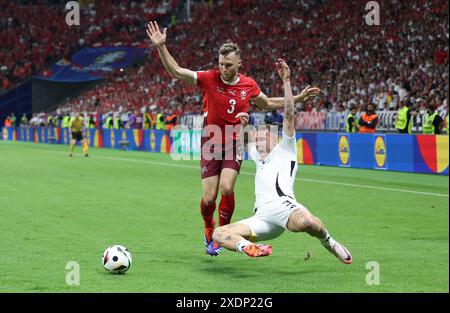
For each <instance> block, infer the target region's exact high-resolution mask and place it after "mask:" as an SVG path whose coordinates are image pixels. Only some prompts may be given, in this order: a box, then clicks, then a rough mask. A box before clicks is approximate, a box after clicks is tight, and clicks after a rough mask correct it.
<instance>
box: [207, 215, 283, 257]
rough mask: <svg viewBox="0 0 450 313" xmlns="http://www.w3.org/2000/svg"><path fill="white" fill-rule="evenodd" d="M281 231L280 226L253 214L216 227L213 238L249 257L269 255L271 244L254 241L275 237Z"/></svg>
mask: <svg viewBox="0 0 450 313" xmlns="http://www.w3.org/2000/svg"><path fill="white" fill-rule="evenodd" d="M283 231H284V229H283V228H282V227H279V226H277V225H275V224H272V223H269V222H267V221H265V220H263V219H260V218H258V217H256V216H253V217H251V218H248V219H245V220H242V221H239V222H236V223H233V224H229V225H225V226H221V227H219V228H217V229H216V230H215V231H214V235H213V239H214V241H216V242H218V243H219V244H220V245H221V246H222V247H224V248H226V249H228V250H231V251H237V252H241V253H245V254H247V255H248V256H250V257H260V256H266V255H270V254H271V253H272V246H271V245H265V244H256V243H255V242H257V241H261V240H269V239H273V238H276V237H278V236H279V235H281V234H282V233H283Z"/></svg>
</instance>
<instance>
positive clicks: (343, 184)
mask: <svg viewBox="0 0 450 313" xmlns="http://www.w3.org/2000/svg"><path fill="white" fill-rule="evenodd" d="M21 148H23V147H21ZM25 149H29V150H37V151H41V152H47V153H57V154H66V153H65V152H60V151H51V150H42V149H35V148H28V147H26V148H25ZM90 157H92V158H96V159H106V160H116V161H126V162H135V163H144V164H154V165H163V166H170V167H179V168H188V169H195V170H199V168H198V167H197V166H191V165H183V164H174V163H167V162H158V161H151V160H139V159H132V158H121V157H114V156H99V155H94V156H90ZM240 174H242V175H246V176H255V174H254V173H250V172H243V171H241V172H240ZM295 180H296V181H304V182H309V183H317V184H328V185H337V186H346V187H355V188H365V189H374V190H382V191H392V192H403V193H412V194H417V195H424V196H436V197H446V198H448V196H449V195H448V194H447V195H446V194H442V193H433V192H425V191H415V190H408V189H397V188H387V187H378V186H371V185H359V184H349V183H341V182H336V181H328V180H318V179H309V178H296V179H295Z"/></svg>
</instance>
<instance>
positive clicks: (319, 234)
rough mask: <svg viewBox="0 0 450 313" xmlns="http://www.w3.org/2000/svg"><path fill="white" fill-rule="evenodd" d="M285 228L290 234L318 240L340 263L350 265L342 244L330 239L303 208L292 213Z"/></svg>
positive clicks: (317, 221) (346, 251) (325, 230)
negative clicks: (307, 236) (300, 233)
mask: <svg viewBox="0 0 450 313" xmlns="http://www.w3.org/2000/svg"><path fill="white" fill-rule="evenodd" d="M286 227H287V229H288V230H290V231H292V232H306V233H308V234H309V235H311V236H313V237H316V238H318V239H319V240H320V242H321V243H322V245H323V246H324V247H325V248H326V249H327V250H328V251H329V252H331V253H332V254H333V255H334V256H336V257H337V258H338V259H339V260H340V261H341V262H343V263H345V264H351V263H352V255H351V254H350V252H349V251H348V250H347V249H346V248H345V247H344V246H343V245H342V244H340V243H339V242H337V241H336V240H334V239H333V238H331V236H330V235H329V233H328V231H327V229H326V228H325V226H324V224H323V223H322V221H321V220H320V219H318V218H317V217H315V216H314V215H312V214H311V213H310V212H309V211H308V209H306V208H305V207H304V206H301V205H299V206H298V208H297V209H295V210H293V211H292V213H291V214H290V215H289V219H288V222H287V224H286Z"/></svg>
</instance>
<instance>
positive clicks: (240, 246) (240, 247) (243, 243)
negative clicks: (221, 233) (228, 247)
mask: <svg viewBox="0 0 450 313" xmlns="http://www.w3.org/2000/svg"><path fill="white" fill-rule="evenodd" d="M251 244H252V243H251V242H250V241H248V240H246V239H242V240H241V241H239V242H238V243H237V244H236V251H237V252H241V253H242V252H243V250H244V248H245V247H246V246H247V245H251Z"/></svg>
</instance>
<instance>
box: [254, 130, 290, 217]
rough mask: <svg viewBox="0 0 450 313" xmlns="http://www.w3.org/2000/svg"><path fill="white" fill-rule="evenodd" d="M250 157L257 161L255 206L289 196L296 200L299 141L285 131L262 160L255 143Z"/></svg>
mask: <svg viewBox="0 0 450 313" xmlns="http://www.w3.org/2000/svg"><path fill="white" fill-rule="evenodd" d="M248 153H249V157H250V159H251V160H253V161H254V162H255V163H256V176H255V198H256V199H255V208H258V207H260V206H261V205H264V204H266V203H269V202H272V201H275V200H278V199H279V198H280V197H283V196H288V197H290V198H292V199H293V200H295V195H294V182H295V175H296V173H297V169H298V165H297V142H296V140H295V135H294V136H292V137H289V136H288V135H286V134H285V133H284V131H283V135H282V139H281V141H280V142H279V143H278V144H277V145H276V146H275V147H274V148H273V149H272V151H271V152H270V153H269V155H268V156H267V157H266V159H265V160H262V159H261V158H260V156H259V153H258V151H257V149H256V146H255V145H254V144H253V145H251V146H249V151H248Z"/></svg>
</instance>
